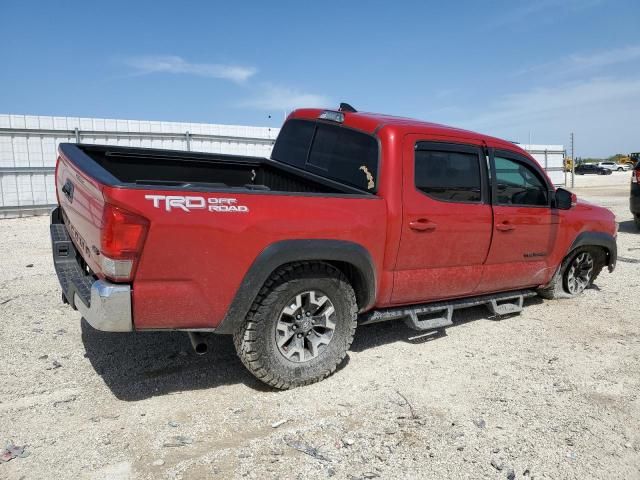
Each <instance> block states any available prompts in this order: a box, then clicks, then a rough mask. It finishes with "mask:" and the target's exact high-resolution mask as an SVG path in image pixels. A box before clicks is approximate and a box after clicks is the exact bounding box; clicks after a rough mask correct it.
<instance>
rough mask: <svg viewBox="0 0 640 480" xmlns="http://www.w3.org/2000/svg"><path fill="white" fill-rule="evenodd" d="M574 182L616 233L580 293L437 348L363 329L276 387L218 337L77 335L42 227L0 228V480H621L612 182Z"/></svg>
mask: <svg viewBox="0 0 640 480" xmlns="http://www.w3.org/2000/svg"><path fill="white" fill-rule="evenodd" d="M577 182H578V185H579V187H578V188H577V189H576V191H577V192H578V193H579V195H581V196H583V197H585V198H587V199H589V200H591V201H593V202H596V203H599V204H602V205H604V206H606V207H608V208H611V209H612V210H613V211H614V212H615V213H616V215H617V218H618V221H619V222H620V234H619V243H618V245H619V255H620V258H619V263H618V267H617V269H616V271H615V272H614V273H613V274H608V273H606V272H603V273H602V275H601V276H600V278H598V280H597V282H596V285H595V286H594V288H592V289H591V290H589V291H587V292H586V293H585V294H584V295H583V296H582V297H581V298H578V299H573V300H562V301H544V302H543V301H541V300H539V299H533V300H530V301H529V302H528V303H527V308H526V310H525V312H524V313H523V314H521V315H520V316H516V317H512V318H506V319H503V320H501V321H497V320H491V319H489V318H488V313H487V311H486V310H485V309H484V308H477V309H471V310H467V311H461V312H458V313H457V314H456V316H455V320H456V325H455V326H454V327H451V328H449V329H448V330H447V331H446V334H444V335H440V334H430V335H422V336H416V332H413V331H411V330H409V329H407V328H406V327H405V326H404V324H402V323H389V324H379V325H374V326H369V327H362V328H360V329H359V331H358V332H357V334H356V340H355V342H354V344H353V347H352V349H351V351H350V352H349V357H348V361H347V362H345V365H344V366H343V368H340V369H339V371H338V372H337V373H336V374H335V375H334V376H332V377H331V378H329V379H328V380H325V381H323V382H321V383H319V384H316V385H312V386H310V387H306V388H300V389H297V390H293V391H287V392H276V391H271V390H269V389H267V388H265V387H264V386H263V385H262V384H260V383H259V382H258V381H256V380H255V379H254V378H253V377H252V376H251V375H250V374H249V373H247V371H245V369H244V368H243V366H242V365H241V363H240V361H239V360H238V359H237V358H236V356H235V352H234V349H233V346H232V342H231V339H230V338H229V337H225V336H215V335H211V336H210V337H209V339H208V340H209V346H210V349H211V351H212V353H210V354H209V355H208V356H205V357H199V356H196V355H194V354H193V353H192V352H191V350H190V345H189V341H188V339H187V336H186V335H185V334H181V333H164V334H163V333H147V334H137V335H136V334H106V333H101V332H98V331H95V330H93V329H91V328H90V327H89V326H87V325H86V324H85V323H81V321H80V315H79V314H78V313H77V312H74V311H72V310H71V309H70V308H69V307H67V306H63V305H62V304H61V302H60V292H59V289H58V286H57V281H56V278H55V274H54V271H53V266H52V263H51V260H50V251H49V238H48V226H47V224H48V219H47V218H45V217H38V218H26V219H15V220H3V221H0V316H1V318H2V321H3V322H2V323H3V328H2V330H0V345H1V346H2V348H1V349H0V364H1V365H2V367H1V369H0V380H1V383H0V442H5V441H6V442H13V443H15V444H17V445H25V444H26V445H27V448H26V450H27V452H28V453H29V456H27V457H26V458H16V459H14V460H11V461H10V462H8V463H0V478H3V479H5V478H6V479H51V478H56V479H58V480H62V479H67V478H69V479H77V478H96V479H107V478H108V479H156V478H185V479H193V478H195V479H198V478H259V479H262V478H271V477H279V478H300V479H306V478H326V477H334V478H376V477H380V478H461V477H466V478H512V477H511V475H512V474H513V475H515V477H516V478H533V477H535V478H640V473H639V472H640V429H639V427H638V426H639V425H640V397H639V394H640V373H639V369H640V325H639V321H640V295H639V294H638V292H639V291H640V289H639V287H640V241H639V240H640V234H639V233H636V232H635V229H634V226H633V224H632V222H631V215H630V214H629V211H628V189H629V187H628V182H629V174H628V173H623V174H614V175H612V176H610V177H578V178H577ZM283 421H284V423H282V422H283ZM280 423H281V424H280ZM3 446H4V445H2V444H0V448H2V447H3Z"/></svg>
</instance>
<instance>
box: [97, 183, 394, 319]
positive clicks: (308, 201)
mask: <svg viewBox="0 0 640 480" xmlns="http://www.w3.org/2000/svg"><path fill="white" fill-rule="evenodd" d="M104 193H105V197H106V198H108V201H109V202H110V203H113V204H115V205H121V206H123V207H126V208H127V209H128V210H130V211H133V212H134V213H138V214H141V215H143V216H144V217H146V218H148V219H149V220H150V230H149V233H148V235H147V239H146V242H145V245H144V248H143V252H142V257H141V259H140V264H139V266H138V270H137V273H136V278H135V280H134V284H133V312H134V321H135V326H136V328H137V329H150V328H152V329H164V328H169V329H171V328H215V327H216V326H218V324H219V323H220V322H221V321H222V319H223V318H224V316H225V314H226V312H227V309H228V308H229V305H230V304H231V302H232V300H233V298H234V296H235V294H236V292H237V291H238V289H239V288H240V285H241V283H242V279H243V277H244V276H245V274H246V273H247V271H248V269H249V267H250V266H251V264H252V263H253V261H254V260H255V259H256V258H257V257H258V255H259V254H260V253H261V252H262V250H264V249H265V248H266V247H267V246H269V245H270V244H272V243H274V242H277V241H280V240H295V239H338V240H348V241H351V242H355V243H358V244H360V245H362V246H363V247H364V248H366V249H367V250H368V251H369V253H370V255H371V257H372V259H373V261H374V263H375V268H376V270H377V271H380V269H381V268H382V261H383V254H384V245H385V223H386V206H385V202H384V200H382V199H381V198H379V197H362V198H360V197H356V198H354V197H352V198H349V197H348V196H344V197H326V196H324V197H323V196H315V195H279V194H264V193H261V194H246V193H242V194H235V193H228V192H227V193H197V192H191V193H189V194H188V195H190V196H196V197H203V198H205V201H206V202H207V203H208V202H210V200H209V199H215V198H234V199H235V200H236V202H237V203H236V205H241V206H246V207H247V209H248V211H247V212H226V213H223V212H218V211H209V210H208V209H206V208H200V209H190V211H189V212H186V211H184V210H182V209H180V208H171V210H170V211H167V209H166V208H165V205H164V204H163V203H160V204H159V205H158V206H157V207H156V206H154V202H153V201H151V200H149V199H146V198H145V196H146V195H175V194H176V193H180V192H175V191H156V190H154V191H149V190H134V189H117V188H105V190H104Z"/></svg>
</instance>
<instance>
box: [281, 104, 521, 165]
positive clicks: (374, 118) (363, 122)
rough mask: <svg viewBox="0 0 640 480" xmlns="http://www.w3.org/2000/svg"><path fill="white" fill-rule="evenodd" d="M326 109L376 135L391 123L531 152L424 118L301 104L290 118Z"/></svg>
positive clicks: (408, 130) (314, 116) (399, 128)
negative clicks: (424, 119)
mask: <svg viewBox="0 0 640 480" xmlns="http://www.w3.org/2000/svg"><path fill="white" fill-rule="evenodd" d="M326 111H331V112H338V111H339V112H340V113H342V114H343V115H344V122H343V123H342V124H343V125H345V126H347V127H351V128H355V129H357V130H361V131H363V132H365V133H369V134H372V135H375V134H376V133H377V132H378V131H380V130H381V129H382V128H383V127H387V126H389V127H394V130H396V131H397V132H398V133H400V134H408V133H424V134H430V135H443V136H455V137H465V138H467V139H469V140H475V141H484V142H485V143H486V144H487V145H489V146H494V147H502V148H508V149H511V150H517V151H520V152H522V153H525V154H526V155H527V156H529V155H528V154H527V153H526V152H525V151H524V150H523V149H522V148H521V147H519V146H518V145H516V144H514V143H513V142H509V141H506V140H502V139H500V138H496V137H491V136H489V135H483V134H481V133H477V132H472V131H470V130H464V129H461V128H456V127H450V126H448V125H441V124H439V123H432V122H425V121H423V120H415V119H412V118H405V117H396V116H392V115H385V114H381V113H370V112H350V111H344V110H337V109H336V110H332V109H322V108H301V109H298V110H294V111H293V112H292V113H291V114H290V115H289V117H288V118H289V119H292V118H297V119H308V120H317V119H318V117H319V116H320V114H322V113H323V112H326Z"/></svg>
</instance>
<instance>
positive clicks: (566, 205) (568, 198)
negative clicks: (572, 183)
mask: <svg viewBox="0 0 640 480" xmlns="http://www.w3.org/2000/svg"><path fill="white" fill-rule="evenodd" d="M555 204H556V205H555V206H556V208H558V209H560V210H569V209H570V208H571V207H572V206H574V205H575V204H576V195H575V194H574V193H571V192H570V191H569V190H565V189H564V188H558V189H557V190H556V196H555Z"/></svg>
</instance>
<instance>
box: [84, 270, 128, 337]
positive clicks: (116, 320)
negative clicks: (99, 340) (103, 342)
mask: <svg viewBox="0 0 640 480" xmlns="http://www.w3.org/2000/svg"><path fill="white" fill-rule="evenodd" d="M74 304H75V307H76V308H77V309H78V310H79V311H80V313H81V314H82V316H83V317H84V319H85V320H86V321H87V322H88V323H89V325H91V326H92V327H93V328H95V329H96V330H102V331H104V332H131V331H132V330H133V321H132V319H131V287H130V286H129V285H120V284H116V283H110V282H107V281H106V280H97V281H95V282H94V283H93V284H92V285H91V301H90V303H89V306H87V305H85V303H84V301H83V300H82V298H80V295H78V294H77V293H76V294H75V297H74Z"/></svg>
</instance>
